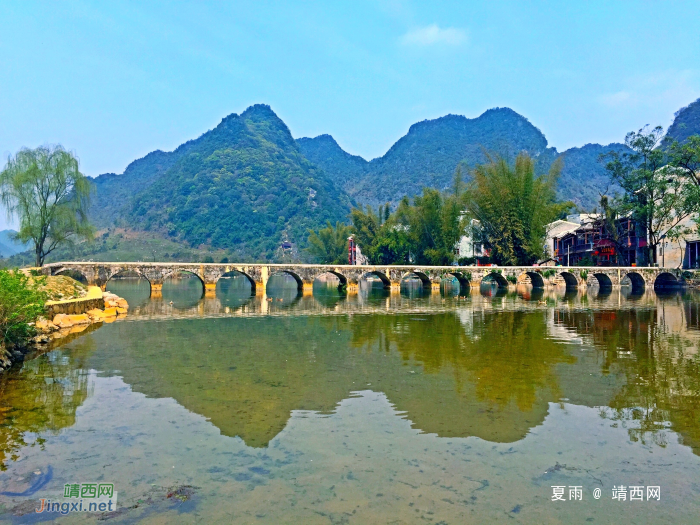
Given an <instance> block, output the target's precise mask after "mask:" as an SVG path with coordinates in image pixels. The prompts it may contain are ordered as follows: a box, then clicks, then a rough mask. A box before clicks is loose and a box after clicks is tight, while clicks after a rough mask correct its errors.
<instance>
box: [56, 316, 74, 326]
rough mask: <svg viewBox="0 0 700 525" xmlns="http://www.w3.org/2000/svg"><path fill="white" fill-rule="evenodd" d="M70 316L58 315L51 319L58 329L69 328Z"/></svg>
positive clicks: (71, 322)
mask: <svg viewBox="0 0 700 525" xmlns="http://www.w3.org/2000/svg"><path fill="white" fill-rule="evenodd" d="M70 318H71V316H70V315H66V314H58V315H56V317H54V318H53V324H55V325H56V326H58V327H59V328H70V327H71V326H73V321H71V319H70Z"/></svg>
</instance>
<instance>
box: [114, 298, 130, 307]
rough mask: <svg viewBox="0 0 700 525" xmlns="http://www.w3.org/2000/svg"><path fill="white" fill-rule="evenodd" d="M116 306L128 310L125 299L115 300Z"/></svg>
mask: <svg viewBox="0 0 700 525" xmlns="http://www.w3.org/2000/svg"><path fill="white" fill-rule="evenodd" d="M117 306H118V307H119V308H126V309H128V308H129V303H127V302H126V299H121V298H120V299H118V300H117Z"/></svg>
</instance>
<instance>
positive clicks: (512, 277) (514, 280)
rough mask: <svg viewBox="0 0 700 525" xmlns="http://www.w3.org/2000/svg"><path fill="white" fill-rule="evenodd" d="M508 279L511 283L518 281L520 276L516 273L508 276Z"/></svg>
mask: <svg viewBox="0 0 700 525" xmlns="http://www.w3.org/2000/svg"><path fill="white" fill-rule="evenodd" d="M506 280H507V281H508V282H509V283H511V284H515V283H517V282H518V278H517V277H516V276H515V275H508V276H506Z"/></svg>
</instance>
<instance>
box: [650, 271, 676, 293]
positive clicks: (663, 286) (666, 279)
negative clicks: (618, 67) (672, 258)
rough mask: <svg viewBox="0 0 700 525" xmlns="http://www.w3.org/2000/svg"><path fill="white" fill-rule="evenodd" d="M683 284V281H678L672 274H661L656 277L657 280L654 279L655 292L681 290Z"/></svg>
mask: <svg viewBox="0 0 700 525" xmlns="http://www.w3.org/2000/svg"><path fill="white" fill-rule="evenodd" d="M682 284H683V281H681V280H679V279H677V278H676V276H675V275H673V274H672V273H670V272H661V273H660V274H658V275H657V276H656V279H654V291H657V290H661V291H663V290H675V289H678V288H680V286H681V285H682Z"/></svg>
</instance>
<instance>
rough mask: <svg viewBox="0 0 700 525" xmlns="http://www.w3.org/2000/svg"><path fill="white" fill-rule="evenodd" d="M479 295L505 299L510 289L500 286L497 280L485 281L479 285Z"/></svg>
mask: <svg viewBox="0 0 700 525" xmlns="http://www.w3.org/2000/svg"><path fill="white" fill-rule="evenodd" d="M501 278H502V277H501ZM504 281H505V279H504ZM479 293H480V294H481V295H483V296H484V297H492V298H498V297H503V296H505V295H506V294H507V293H508V287H507V286H501V285H499V284H498V282H497V281H496V280H495V279H491V278H489V279H484V280H482V281H481V284H480V285H479Z"/></svg>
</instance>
